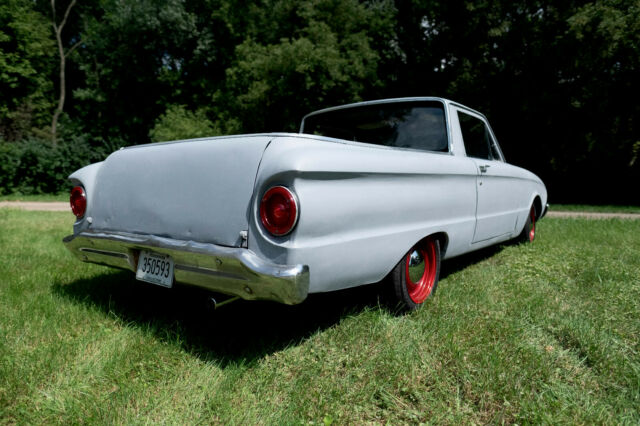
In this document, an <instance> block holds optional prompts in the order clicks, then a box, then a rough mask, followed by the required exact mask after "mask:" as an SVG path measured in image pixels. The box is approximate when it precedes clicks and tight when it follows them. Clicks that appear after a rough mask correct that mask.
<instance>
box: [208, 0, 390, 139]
mask: <svg viewBox="0 0 640 426" xmlns="http://www.w3.org/2000/svg"><path fill="white" fill-rule="evenodd" d="M260 12H262V14H259V13H256V14H255V16H254V21H253V25H252V26H250V27H249V29H248V31H247V37H246V39H245V40H244V41H243V42H242V43H241V44H239V45H238V46H237V47H236V50H235V57H236V60H235V61H234V63H233V64H232V66H231V67H229V68H228V69H227V70H226V81H225V87H224V88H223V89H222V90H221V91H220V92H218V93H217V95H216V96H215V97H214V101H216V103H217V104H218V105H220V106H223V108H218V109H217V110H216V112H217V114H216V115H217V116H218V117H220V118H221V120H222V121H223V122H224V121H226V120H227V119H228V118H229V117H236V118H238V119H239V120H240V121H241V123H242V127H243V130H244V131H282V130H287V131H293V130H296V129H297V127H298V125H299V121H300V119H301V118H302V115H303V114H304V113H306V112H310V111H311V110H313V109H317V108H318V107H322V106H331V105H336V104H340V103H348V102H353V101H357V100H360V99H362V96H363V94H364V93H365V92H366V91H367V90H368V89H370V88H371V87H374V86H375V85H376V84H378V81H379V76H378V74H377V67H378V61H379V59H380V54H379V53H378V51H376V50H375V49H374V48H373V46H372V45H373V42H374V39H376V37H378V36H379V34H381V33H383V34H386V37H389V35H390V34H392V32H393V26H392V22H393V17H394V12H395V9H394V8H393V5H392V4H391V2H378V3H360V2H358V1H356V0H348V1H338V0H318V1H313V2H306V1H299V2H291V1H273V2H265V3H263V5H262V8H261V10H260ZM263 14H264V15H263ZM278 23H282V24H281V25H278ZM262 24H264V25H262Z"/></svg>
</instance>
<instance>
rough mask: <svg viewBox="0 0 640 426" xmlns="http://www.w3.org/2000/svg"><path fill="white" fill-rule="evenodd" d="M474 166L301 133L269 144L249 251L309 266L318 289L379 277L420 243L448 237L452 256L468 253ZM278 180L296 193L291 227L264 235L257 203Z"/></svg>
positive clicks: (458, 160) (312, 284)
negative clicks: (296, 208)
mask: <svg viewBox="0 0 640 426" xmlns="http://www.w3.org/2000/svg"><path fill="white" fill-rule="evenodd" d="M475 182H476V167H475V165H474V164H473V162H472V161H471V160H469V159H467V158H464V157H456V156H453V155H448V154H436V153H428V152H421V151H415V150H408V149H397V148H386V147H378V146H373V145H367V144H360V143H351V142H345V141H339V140H334V139H329V138H315V137H312V136H306V135H300V136H289V137H278V138H275V139H274V140H272V142H271V143H270V145H269V146H268V148H267V149H266V151H265V153H264V155H263V158H262V162H261V166H260V168H259V171H258V176H257V180H256V187H255V188H256V189H255V192H254V200H253V220H251V221H250V231H249V249H251V250H252V251H254V252H256V253H257V254H259V255H261V256H263V257H265V258H269V259H272V260H273V261H275V262H276V263H282V264H306V265H309V268H310V274H311V282H310V291H311V292H323V291H331V290H336V289H340V288H346V287H352V286H356V285H360V284H366V283H372V282H377V281H379V280H381V279H382V278H383V277H384V276H385V275H386V274H387V273H388V272H389V271H390V270H391V269H392V268H393V266H394V265H395V264H396V263H397V262H398V261H399V260H400V259H401V258H402V256H403V255H404V254H405V253H406V252H407V251H408V250H409V249H410V248H411V247H412V245H413V244H415V243H416V242H418V241H419V240H421V239H422V238H424V237H425V236H427V235H430V234H433V233H436V232H443V233H445V234H446V235H447V236H448V239H449V244H448V247H447V253H446V255H447V256H452V255H456V254H459V253H461V252H464V251H468V250H469V246H470V242H471V238H472V236H473V232H474V227H475V207H476V189H475V184H476V183H475ZM273 185H284V186H287V187H289V188H292V189H293V190H294V192H295V193H296V195H297V197H298V199H299V203H300V212H299V219H298V224H297V226H296V228H295V229H294V231H293V232H292V233H291V234H289V235H286V236H284V237H273V236H271V235H270V234H267V233H266V231H264V229H263V228H262V226H261V225H260V220H259V217H258V213H257V212H258V206H259V202H260V198H261V197H262V194H264V192H265V191H266V190H267V189H268V188H270V187H271V186H273Z"/></svg>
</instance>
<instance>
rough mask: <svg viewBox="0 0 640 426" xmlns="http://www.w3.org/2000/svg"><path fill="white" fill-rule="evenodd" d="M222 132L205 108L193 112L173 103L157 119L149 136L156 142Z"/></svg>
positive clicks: (214, 134) (213, 134)
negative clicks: (207, 114) (210, 118)
mask: <svg viewBox="0 0 640 426" xmlns="http://www.w3.org/2000/svg"><path fill="white" fill-rule="evenodd" d="M220 134H222V132H221V131H220V129H218V128H216V127H215V126H214V125H213V123H212V122H211V121H210V120H209V119H208V118H207V116H206V114H205V112H204V111H203V110H198V111H196V112H191V111H189V110H187V109H186V107H185V106H184V105H171V106H170V107H169V108H167V111H166V112H165V113H164V114H162V115H161V116H160V118H158V119H157V120H156V125H155V126H154V127H153V129H151V131H150V132H149V137H150V138H151V140H152V141H154V142H161V141H174V140H179V139H191V138H202V137H206V136H218V135H220Z"/></svg>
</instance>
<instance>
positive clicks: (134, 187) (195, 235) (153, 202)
mask: <svg viewBox="0 0 640 426" xmlns="http://www.w3.org/2000/svg"><path fill="white" fill-rule="evenodd" d="M272 138H273V136H270V135H250V136H233V137H221V138H208V139H196V140H190V141H179V142H168V143H159V144H149V145H140V146H135V147H130V148H126V149H122V150H120V151H117V152H115V153H113V154H111V156H109V158H107V160H106V161H105V162H104V164H103V165H102V167H101V168H100V171H99V172H98V175H97V182H96V186H95V188H94V189H93V194H89V197H92V198H93V199H92V207H91V212H89V214H90V215H91V216H92V220H93V223H92V226H91V227H92V229H94V230H105V231H117V232H130V233H138V234H152V235H157V236H164V237H168V238H174V239H179V240H186V241H199V242H208V243H214V244H219V245H224V246H235V247H238V246H240V245H241V243H242V238H241V236H240V232H241V231H243V230H247V229H248V217H249V203H250V201H251V197H252V194H253V186H254V181H255V176H256V171H257V169H258V165H259V163H260V159H261V158H262V154H263V152H264V150H265V148H266V146H267V145H268V143H269V141H270V140H271V139H272Z"/></svg>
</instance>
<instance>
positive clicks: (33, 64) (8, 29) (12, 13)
mask: <svg viewBox="0 0 640 426" xmlns="http://www.w3.org/2000/svg"><path fill="white" fill-rule="evenodd" d="M53 47H54V42H53V40H52V39H51V37H50V33H49V31H48V30H47V21H46V19H45V18H44V17H43V16H42V15H41V14H39V13H38V12H37V11H35V10H34V5H33V3H32V2H31V1H29V0H6V1H3V2H2V3H0V139H4V140H9V141H15V140H20V139H22V138H24V137H26V136H28V135H30V134H31V133H32V129H33V128H39V127H41V126H42V127H44V126H45V123H46V122H47V121H48V118H49V114H50V108H51V103H50V101H49V99H50V95H51V91H52V90H53V87H52V85H51V81H50V80H49V72H50V70H51V69H52V66H53V63H52V53H51V52H52V51H53Z"/></svg>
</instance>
